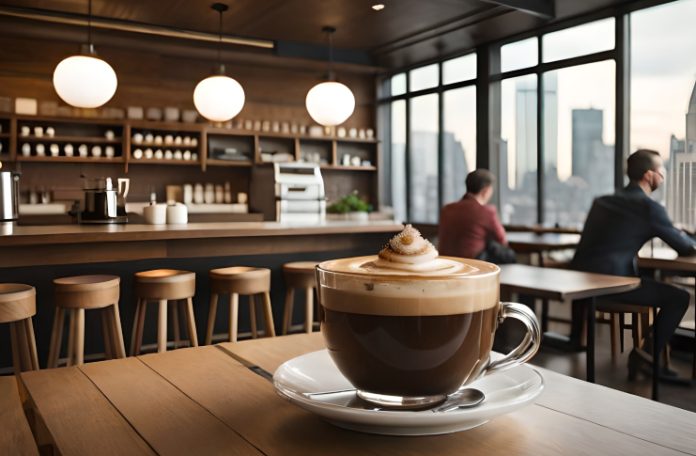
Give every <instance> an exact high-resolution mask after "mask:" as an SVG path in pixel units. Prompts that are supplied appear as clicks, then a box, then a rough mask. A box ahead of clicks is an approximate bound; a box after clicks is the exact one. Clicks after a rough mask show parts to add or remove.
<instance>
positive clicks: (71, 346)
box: [65, 309, 77, 366]
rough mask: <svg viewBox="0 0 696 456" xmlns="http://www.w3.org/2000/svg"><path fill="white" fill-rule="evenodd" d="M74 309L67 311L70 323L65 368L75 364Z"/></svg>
mask: <svg viewBox="0 0 696 456" xmlns="http://www.w3.org/2000/svg"><path fill="white" fill-rule="evenodd" d="M76 312H77V311H76V310H75V309H68V317H69V318H70V323H69V325H68V360H67V362H66V363H65V365H66V366H72V365H73V364H75V320H76V318H77V316H76Z"/></svg>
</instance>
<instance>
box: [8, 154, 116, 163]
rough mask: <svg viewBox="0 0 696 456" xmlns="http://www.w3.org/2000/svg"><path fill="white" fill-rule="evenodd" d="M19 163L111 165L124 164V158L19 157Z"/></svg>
mask: <svg viewBox="0 0 696 456" xmlns="http://www.w3.org/2000/svg"><path fill="white" fill-rule="evenodd" d="M17 161H19V162H44V163H110V164H114V163H117V164H122V163H123V162H124V158H123V157H114V158H106V157H64V156H58V157H51V156H43V157H39V156H35V155H32V156H28V157H27V156H24V155H19V156H17Z"/></svg>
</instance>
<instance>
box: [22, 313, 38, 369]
mask: <svg viewBox="0 0 696 456" xmlns="http://www.w3.org/2000/svg"><path fill="white" fill-rule="evenodd" d="M24 326H25V327H26V329H25V330H24V334H25V337H26V338H27V347H29V356H30V357H31V369H32V370H39V355H38V353H37V352H36V336H35V335H34V322H33V321H32V320H31V317H29V318H27V319H26V320H24Z"/></svg>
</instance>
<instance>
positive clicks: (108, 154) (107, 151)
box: [104, 146, 116, 158]
mask: <svg viewBox="0 0 696 456" xmlns="http://www.w3.org/2000/svg"><path fill="white" fill-rule="evenodd" d="M104 155H106V158H114V155H116V150H115V149H114V146H106V147H105V148H104Z"/></svg>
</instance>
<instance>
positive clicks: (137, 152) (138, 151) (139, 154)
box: [133, 149, 143, 160]
mask: <svg viewBox="0 0 696 456" xmlns="http://www.w3.org/2000/svg"><path fill="white" fill-rule="evenodd" d="M133 158H135V159H136V160H140V159H141V158H143V150H142V149H135V150H134V151H133Z"/></svg>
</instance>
